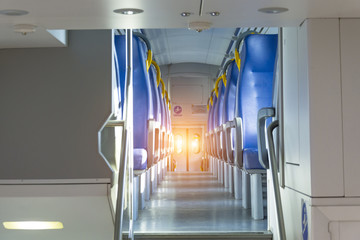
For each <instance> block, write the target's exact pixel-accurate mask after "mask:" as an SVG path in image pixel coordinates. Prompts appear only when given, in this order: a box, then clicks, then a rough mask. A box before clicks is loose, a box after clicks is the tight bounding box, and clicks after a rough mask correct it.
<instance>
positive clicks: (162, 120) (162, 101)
mask: <svg viewBox="0 0 360 240" xmlns="http://www.w3.org/2000/svg"><path fill="white" fill-rule="evenodd" d="M158 93H159V95H158V97H159V102H160V113H161V126H164V127H165V126H166V116H165V103H164V98H163V97H162V95H161V94H162V85H161V84H159V86H158Z"/></svg>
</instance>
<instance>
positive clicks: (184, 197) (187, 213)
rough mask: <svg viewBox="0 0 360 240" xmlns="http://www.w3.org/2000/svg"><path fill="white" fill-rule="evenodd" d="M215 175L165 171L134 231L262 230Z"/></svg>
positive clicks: (141, 212)
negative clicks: (163, 177) (162, 179)
mask: <svg viewBox="0 0 360 240" xmlns="http://www.w3.org/2000/svg"><path fill="white" fill-rule="evenodd" d="M250 214H251V210H250V209H248V210H245V209H243V208H241V200H235V199H234V198H233V197H232V196H231V194H230V193H229V192H227V191H226V190H225V189H224V188H223V187H222V186H221V185H220V183H218V182H217V180H216V178H214V177H213V176H212V175H210V174H208V173H167V176H166V178H165V179H164V181H163V182H162V183H161V184H160V185H159V186H158V189H157V192H156V193H154V194H153V195H152V196H151V200H150V201H148V202H147V203H146V207H145V209H144V210H141V211H140V213H139V218H138V220H137V221H136V222H135V224H134V229H135V232H139V233H140V232H149V233H150V232H194V231H195V232H262V231H266V229H267V221H266V220H261V221H259V220H258V221H255V220H252V219H251V217H250Z"/></svg>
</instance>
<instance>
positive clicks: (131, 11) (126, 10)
mask: <svg viewBox="0 0 360 240" xmlns="http://www.w3.org/2000/svg"><path fill="white" fill-rule="evenodd" d="M142 12H144V10H142V9H139V8H119V9H115V10H114V13H118V14H123V15H135V14H139V13H142Z"/></svg>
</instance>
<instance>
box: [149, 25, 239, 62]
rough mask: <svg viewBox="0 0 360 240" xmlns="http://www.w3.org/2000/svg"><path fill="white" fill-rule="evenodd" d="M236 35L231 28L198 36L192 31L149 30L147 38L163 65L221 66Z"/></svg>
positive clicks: (215, 30)
mask: <svg viewBox="0 0 360 240" xmlns="http://www.w3.org/2000/svg"><path fill="white" fill-rule="evenodd" d="M234 31H235V29H231V28H227V29H218V28H213V29H209V30H204V31H202V32H199V33H198V32H196V31H193V30H189V29H162V30H158V29H147V30H145V34H146V35H147V37H148V38H149V41H150V42H151V45H152V49H153V53H154V56H155V58H156V59H157V61H158V63H159V64H160V65H166V64H176V63H184V62H194V63H207V64H212V65H220V64H221V61H222V59H223V57H224V55H225V52H226V49H227V47H228V45H229V42H230V40H231V37H232V36H233V34H234Z"/></svg>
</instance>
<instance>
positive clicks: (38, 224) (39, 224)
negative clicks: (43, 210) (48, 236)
mask: <svg viewBox="0 0 360 240" xmlns="http://www.w3.org/2000/svg"><path fill="white" fill-rule="evenodd" d="M3 225H4V228H6V229H11V230H47V229H63V228H64V225H63V224H62V222H51V221H15V222H3Z"/></svg>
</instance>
